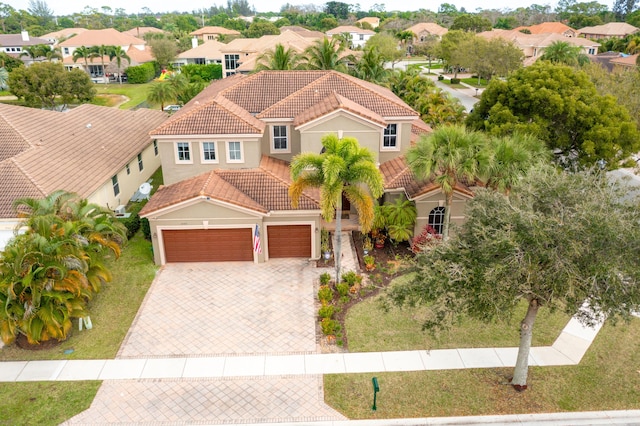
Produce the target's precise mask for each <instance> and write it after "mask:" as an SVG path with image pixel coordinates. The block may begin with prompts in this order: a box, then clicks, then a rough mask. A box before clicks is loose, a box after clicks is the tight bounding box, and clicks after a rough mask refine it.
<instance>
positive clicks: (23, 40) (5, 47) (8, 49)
mask: <svg viewBox="0 0 640 426" xmlns="http://www.w3.org/2000/svg"><path fill="white" fill-rule="evenodd" d="M39 44H46V45H49V46H51V45H53V42H52V41H50V40H47V39H44V38H40V37H30V36H29V32H27V31H22V32H21V33H20V34H0V52H4V53H6V54H8V55H11V56H13V57H14V58H18V59H22V60H25V58H26V57H23V56H22V57H21V55H22V53H23V52H24V48H25V47H29V46H37V45H39ZM28 60H29V61H30V59H28Z"/></svg>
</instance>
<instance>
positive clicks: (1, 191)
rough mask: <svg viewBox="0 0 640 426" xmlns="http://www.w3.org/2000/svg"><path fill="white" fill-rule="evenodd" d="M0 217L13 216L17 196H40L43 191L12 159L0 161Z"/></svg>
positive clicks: (43, 194)
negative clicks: (0, 178)
mask: <svg viewBox="0 0 640 426" xmlns="http://www.w3.org/2000/svg"><path fill="white" fill-rule="evenodd" d="M0 176H2V182H0V218H14V217H16V214H15V212H14V210H13V202H14V201H15V200H17V199H18V198H25V197H28V198H40V197H43V196H45V195H46V194H45V192H44V191H42V190H41V189H39V188H38V187H37V185H36V184H35V183H33V181H31V180H30V179H29V178H28V177H27V176H26V175H25V174H24V172H23V171H22V170H20V168H19V167H18V165H17V164H16V163H15V161H14V160H13V159H8V160H5V161H0Z"/></svg>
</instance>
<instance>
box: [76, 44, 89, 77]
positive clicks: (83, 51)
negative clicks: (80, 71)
mask: <svg viewBox="0 0 640 426" xmlns="http://www.w3.org/2000/svg"><path fill="white" fill-rule="evenodd" d="M80 58H82V59H84V69H85V71H86V72H89V58H91V49H90V48H88V47H87V46H80V47H76V49H75V50H74V51H73V62H78V59H80Z"/></svg>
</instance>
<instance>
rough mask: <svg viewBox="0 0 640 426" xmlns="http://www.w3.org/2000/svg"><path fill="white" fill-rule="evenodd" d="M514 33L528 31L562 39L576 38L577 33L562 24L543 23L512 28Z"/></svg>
mask: <svg viewBox="0 0 640 426" xmlns="http://www.w3.org/2000/svg"><path fill="white" fill-rule="evenodd" d="M513 30H514V31H520V32H521V31H522V30H529V32H530V33H531V34H560V35H561V36H564V37H578V35H579V32H578V31H576V30H574V29H573V28H571V27H570V26H568V25H565V24H563V23H562V22H543V23H541V24H536V25H530V26H528V27H518V28H514V29H513Z"/></svg>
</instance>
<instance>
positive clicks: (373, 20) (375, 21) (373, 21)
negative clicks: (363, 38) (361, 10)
mask: <svg viewBox="0 0 640 426" xmlns="http://www.w3.org/2000/svg"><path fill="white" fill-rule="evenodd" d="M356 22H357V23H359V24H362V23H365V22H366V23H367V24H369V25H371V28H378V27H379V26H380V18H378V17H375V16H365V17H364V18H362V19H358V20H357V21H356Z"/></svg>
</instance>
